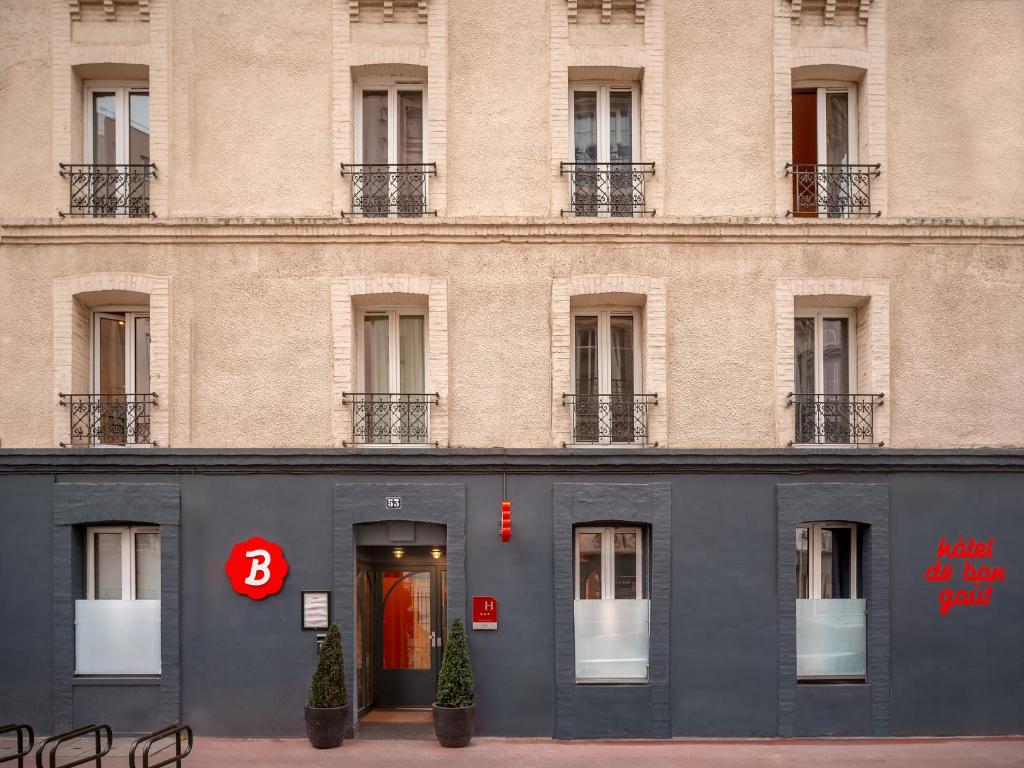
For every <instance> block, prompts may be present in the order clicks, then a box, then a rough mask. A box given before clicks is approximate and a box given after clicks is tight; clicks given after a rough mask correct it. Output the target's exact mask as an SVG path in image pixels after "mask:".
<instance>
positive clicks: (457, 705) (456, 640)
mask: <svg viewBox="0 0 1024 768" xmlns="http://www.w3.org/2000/svg"><path fill="white" fill-rule="evenodd" d="M475 720H476V701H475V699H474V694H473V668H472V667H470V665H469V646H468V645H467V644H466V627H465V625H464V624H463V623H462V619H456V620H455V621H453V622H452V628H451V631H450V632H449V633H448V645H447V646H445V649H444V659H443V660H442V661H441V674H440V675H439V676H438V678H437V701H435V702H434V733H435V734H436V735H437V740H438V741H439V742H441V746H442V747H464V746H466V745H467V744H469V740H470V739H472V738H473V725H474V722H475Z"/></svg>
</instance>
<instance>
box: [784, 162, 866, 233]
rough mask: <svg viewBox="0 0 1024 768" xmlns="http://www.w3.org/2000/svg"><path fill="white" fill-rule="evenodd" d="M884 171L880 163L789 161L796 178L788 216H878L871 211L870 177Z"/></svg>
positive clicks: (787, 169)
mask: <svg viewBox="0 0 1024 768" xmlns="http://www.w3.org/2000/svg"><path fill="white" fill-rule="evenodd" d="M881 173H882V171H881V165H879V164H877V163H876V164H875V165H841V164H827V165H817V164H813V163H799V164H797V165H793V164H792V163H786V175H787V176H792V177H793V210H791V211H787V215H791V216H801V217H817V218H827V219H841V218H846V217H849V216H878V215H880V211H872V210H871V179H873V178H877V177H878V176H880V175H881Z"/></svg>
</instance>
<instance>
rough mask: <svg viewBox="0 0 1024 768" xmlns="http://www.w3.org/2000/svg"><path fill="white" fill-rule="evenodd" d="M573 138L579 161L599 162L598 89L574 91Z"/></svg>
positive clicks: (577, 160)
mask: <svg viewBox="0 0 1024 768" xmlns="http://www.w3.org/2000/svg"><path fill="white" fill-rule="evenodd" d="M573 140H574V144H573V146H574V147H575V148H576V162H577V163H596V162H597V91H575V92H574V93H573Z"/></svg>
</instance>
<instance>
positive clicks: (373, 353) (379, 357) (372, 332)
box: [363, 315, 389, 393]
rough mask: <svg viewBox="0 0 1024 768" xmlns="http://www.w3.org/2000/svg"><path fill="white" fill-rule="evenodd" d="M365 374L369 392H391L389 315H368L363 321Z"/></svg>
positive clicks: (366, 386)
mask: <svg viewBox="0 0 1024 768" xmlns="http://www.w3.org/2000/svg"><path fill="white" fill-rule="evenodd" d="M363 373H364V376H365V388H366V391H367V392H370V393H386V392H388V391H389V384H388V317H387V315H367V316H366V317H365V318H364V319H363Z"/></svg>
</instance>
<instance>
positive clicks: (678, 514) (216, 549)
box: [0, 454, 1024, 737]
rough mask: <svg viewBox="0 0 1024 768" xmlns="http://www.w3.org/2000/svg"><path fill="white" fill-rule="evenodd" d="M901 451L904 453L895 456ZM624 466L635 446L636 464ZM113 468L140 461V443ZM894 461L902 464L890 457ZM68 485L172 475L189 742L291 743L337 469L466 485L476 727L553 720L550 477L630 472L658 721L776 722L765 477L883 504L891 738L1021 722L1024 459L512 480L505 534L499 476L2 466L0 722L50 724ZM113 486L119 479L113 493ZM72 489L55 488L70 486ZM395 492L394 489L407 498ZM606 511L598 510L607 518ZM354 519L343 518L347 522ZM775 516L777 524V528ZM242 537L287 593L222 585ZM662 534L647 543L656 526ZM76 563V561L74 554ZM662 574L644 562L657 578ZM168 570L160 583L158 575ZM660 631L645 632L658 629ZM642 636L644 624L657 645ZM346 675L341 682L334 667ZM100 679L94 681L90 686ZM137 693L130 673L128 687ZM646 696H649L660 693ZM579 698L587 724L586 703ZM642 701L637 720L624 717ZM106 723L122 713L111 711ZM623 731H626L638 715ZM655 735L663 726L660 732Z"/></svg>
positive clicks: (308, 663) (827, 720) (845, 698)
mask: <svg viewBox="0 0 1024 768" xmlns="http://www.w3.org/2000/svg"><path fill="white" fill-rule="evenodd" d="M894 455H896V456H897V457H898V454H894ZM632 460H634V459H631V461H632ZM126 461H133V462H135V461H138V458H137V457H136V456H135V455H132V456H130V457H128V459H126ZM894 466H896V465H895V464H894ZM55 480H56V482H57V485H66V484H68V483H69V482H74V483H83V482H85V483H125V484H128V485H133V484H134V485H138V484H148V483H163V484H167V483H173V484H174V485H176V486H177V487H178V489H179V494H180V502H179V504H180V529H179V530H180V553H181V559H180V564H179V567H178V571H179V577H180V586H179V589H178V596H179V599H180V609H179V611H178V613H179V616H180V637H181V648H180V658H181V678H180V681H181V684H180V691H181V699H180V713H181V716H182V717H183V718H184V719H185V720H186V721H188V722H190V723H191V724H192V725H193V726H194V727H195V728H196V730H197V732H198V733H199V734H200V735H211V736H212V735H234V736H266V737H279V736H301V735H302V733H303V723H302V705H303V702H304V698H305V695H306V691H307V690H308V685H309V678H310V675H311V673H312V670H313V666H314V663H315V658H316V650H315V639H314V637H315V636H314V633H310V632H303V631H302V630H301V628H300V626H299V599H300V598H299V593H300V592H301V590H303V589H334V588H335V585H336V569H337V562H338V561H337V553H336V551H335V541H334V539H333V538H332V535H333V532H334V531H335V527H336V525H337V524H338V522H339V519H340V520H341V521H342V522H346V521H348V518H346V517H345V514H346V513H345V512H344V509H340V510H339V508H338V507H337V506H336V495H335V491H336V488H337V486H338V485H339V484H343V485H351V484H358V483H371V484H376V485H380V484H384V485H389V484H395V483H400V484H412V485H420V484H429V485H443V486H459V487H461V488H463V489H464V498H465V501H464V508H465V522H464V531H465V563H466V573H465V593H464V594H465V602H464V604H463V610H468V599H469V597H470V596H471V595H473V594H489V595H494V596H495V597H497V598H498V600H499V603H500V628H499V629H498V631H496V632H472V631H471V632H470V638H469V639H470V647H471V651H472V656H473V665H474V670H475V673H476V678H477V696H478V706H479V712H478V731H479V733H481V734H482V735H484V734H486V735H515V736H531V735H532V736H542V737H550V736H553V735H555V734H556V732H557V728H558V715H557V709H556V646H557V643H556V631H555V619H556V611H557V602H556V600H557V598H556V594H555V587H556V583H557V580H556V577H555V572H556V566H558V568H560V569H561V568H562V567H564V563H563V562H562V561H563V560H564V558H561V557H560V556H557V555H556V547H555V542H556V537H555V535H554V528H553V525H554V523H553V521H554V520H555V514H556V510H555V498H556V493H555V486H556V485H558V484H566V483H568V482H569V481H570V480H571V482H572V483H573V484H574V485H583V484H591V483H598V484H613V485H621V484H626V485H635V486H637V488H636V492H637V494H638V496H642V495H643V494H645V493H647V491H646V490H644V489H649V488H651V487H653V486H655V485H659V484H663V485H664V484H667V485H669V486H670V488H669V496H670V509H671V514H670V529H671V530H670V534H669V535H668V536H666V537H665V542H666V545H667V546H668V547H669V549H670V552H669V553H668V555H667V560H670V562H671V568H670V570H669V577H668V583H667V585H666V587H667V592H668V598H667V599H668V605H669V609H668V625H667V627H666V630H665V634H666V635H667V636H668V638H669V642H668V644H667V645H668V648H667V653H668V658H667V667H668V669H669V682H668V686H667V698H668V707H667V717H668V718H669V724H670V729H669V730H670V735H672V736H771V735H777V734H779V733H780V732H781V729H780V716H779V684H780V677H779V676H780V671H779V670H780V665H779V648H780V636H781V634H782V630H781V627H782V622H783V619H782V618H780V596H779V587H778V583H779V580H778V576H779V563H778V551H777V542H778V526H779V519H778V504H777V499H778V490H777V489H778V487H779V485H780V484H785V485H801V484H813V485H820V484H834V483H842V484H852V485H855V486H867V485H874V486H879V485H881V486H884V487H886V488H887V489H888V490H887V494H888V503H889V523H890V532H889V533H890V541H889V547H888V549H889V553H890V559H889V567H888V588H889V591H890V594H889V598H888V600H889V605H890V610H891V621H890V627H889V662H888V667H889V674H890V679H889V683H888V686H887V687H888V689H889V707H890V712H889V722H890V733H891V734H893V735H910V734H945V733H965V734H983V733H991V734H997V733H1021V732H1024V708H1021V707H1020V706H1019V691H1020V689H1021V687H1022V683H1024V654H1021V653H1020V649H1021V648H1022V647H1024V580H1022V575H1021V574H1020V573H1018V570H1017V569H1018V565H1017V564H1018V563H1020V562H1024V510H1022V501H1021V500H1022V499H1024V473H1021V472H1016V471H1015V472H1005V473H994V472H980V471H978V472H973V471H972V472H967V471H961V470H960V469H956V468H955V467H951V468H950V471H948V472H946V471H942V470H941V467H937V468H936V469H935V471H934V472H931V473H922V472H900V471H892V472H888V473H886V474H879V473H868V472H865V473H863V474H857V475H852V474H833V473H828V472H821V471H817V470H814V469H813V468H812V467H810V466H809V467H808V469H807V470H806V471H805V472H804V473H803V474H798V475H794V474H792V473H790V474H785V475H783V474H770V473H764V472H756V471H750V472H745V473H744V472H739V471H735V468H734V469H733V471H731V472H730V473H729V474H717V473H715V472H711V471H706V472H701V473H697V474H693V473H679V474H658V475H644V474H636V473H632V472H630V473H628V474H627V473H622V474H609V473H604V474H593V475H587V474H585V473H580V472H578V471H576V472H575V473H574V474H572V475H566V474H562V473H561V472H559V471H557V467H553V468H552V471H551V472H548V473H544V472H533V473H531V474H519V475H509V476H508V478H507V483H508V491H507V495H508V497H509V498H510V499H511V500H512V505H513V525H512V540H511V541H510V542H509V543H507V544H503V543H501V542H500V540H499V536H498V521H499V502H500V500H501V498H502V477H501V474H500V473H479V474H475V473H471V474H460V473H458V472H448V473H443V474H430V475H416V474H402V473H394V472H393V473H390V474H387V475H380V474H366V475H355V474H347V475H345V476H343V477H342V476H338V475H332V474H315V473H308V474H273V473H268V472H260V473H251V474H248V473H245V472H244V471H239V472H238V473H210V474H203V473H202V472H196V473H192V474H180V475H175V476H174V477H173V479H172V478H170V477H168V476H167V475H165V474H153V475H147V474H140V473H139V472H138V471H135V472H133V473H132V474H119V473H118V472H116V471H114V470H108V471H105V472H104V473H102V474H92V475H80V474H79V475H66V476H65V475H61V474H60V473H54V474H51V475H33V476H19V475H12V474H6V475H0V610H2V611H3V615H4V616H5V617H11V616H16V617H17V620H16V621H10V620H8V621H5V635H4V641H3V643H2V644H0V721H12V720H13V721H20V720H26V721H28V722H30V723H32V724H33V725H35V726H37V731H40V732H46V731H49V730H52V728H53V710H54V705H55V699H54V691H55V679H54V671H53V668H54V666H53V665H54V663H55V660H58V659H57V658H56V655H55V651H54V645H53V636H54V634H53V633H54V629H55V622H54V599H53V596H54V592H55V588H54V583H53V573H54V568H53V549H52V547H53V535H52V529H53V522H54V520H53V513H52V510H53V509H54V505H53V491H54V488H55V485H54V481H55ZM124 491H125V493H126V494H127V493H129V491H128V489H127V488H125V489H124ZM65 492H67V491H65ZM403 503H404V501H403ZM605 514H609V513H602V516H603V515H605ZM349 522H350V521H349ZM787 524H788V523H787ZM252 535H260V536H264V537H266V538H269V539H272V540H274V541H276V542H277V543H279V544H280V545H281V546H282V548H283V550H284V553H285V555H286V557H287V558H288V561H289V569H290V570H289V575H288V578H287V579H286V581H285V585H284V588H283V590H282V591H281V592H280V593H278V594H277V595H273V596H271V597H268V598H266V599H265V600H262V601H259V602H257V601H253V600H249V599H248V598H245V597H243V596H241V595H238V594H236V593H234V592H233V591H232V589H231V587H230V584H229V583H228V581H227V578H226V576H225V575H224V561H225V560H226V558H227V555H228V552H229V551H230V549H231V547H232V546H233V545H234V544H235V543H236V542H238V541H241V540H243V539H245V538H247V537H249V536H252ZM961 535H963V536H975V537H978V538H985V539H987V538H988V537H990V536H991V537H994V539H995V548H994V553H993V558H992V561H993V564H998V565H1003V566H1005V567H1006V582H1005V583H997V584H996V585H995V589H994V590H993V596H992V603H991V605H988V606H957V607H954V608H953V609H952V610H951V611H950V613H949V614H947V615H945V616H942V615H940V613H939V610H938V592H939V589H940V585H936V584H932V583H929V582H926V581H925V579H924V571H925V569H926V568H927V567H928V566H929V565H930V564H931V563H932V562H934V559H935V548H936V545H937V543H938V539H939V537H940V536H943V537H945V538H946V539H947V540H950V539H955V538H957V537H958V536H961ZM660 539H661V537H660V536H659V540H660ZM73 567H74V566H73ZM659 577H660V576H659ZM168 583H170V582H168ZM660 634H661V631H660V630H659V635H660ZM657 639H658V638H655V639H654V640H655V642H656V641H657ZM874 683H875V678H874V676H873V677H872V681H871V685H868V686H850V687H846V686H834V687H833V688H834V690H832V691H824V692H823V691H822V690H819V689H817V688H810V687H808V688H805V687H803V686H800V687H797V690H796V699H795V706H796V709H797V711H798V712H801V713H804V712H806V713H811V714H809V715H808V717H806V718H805V717H803V716H802V715H801V716H800V717H799V718H798V720H797V721H796V722H795V726H794V730H793V733H794V734H799V733H815V734H818V733H822V734H823V733H828V732H831V733H843V734H858V735H863V734H870V733H872V732H873V731H875V723H874V720H873V719H872V718H873V712H874V709H873V706H874V705H873V704H871V703H870V702H871V701H872V700H873V697H874V694H873V692H872V691H871V690H870V688H871V687H872V685H873V684H874ZM349 684H350V686H351V685H352V684H353V682H352V681H351V680H350V681H349ZM71 687H72V689H73V690H72V693H73V696H74V697H75V701H74V703H73V705H74V707H75V708H76V710H77V711H79V712H81V713H88V714H89V716H90V717H96V718H97V719H109V720H110V721H111V724H112V725H114V726H115V728H117V729H118V730H131V729H133V726H134V724H135V723H136V722H142V720H143V719H144V715H143V713H142V711H140V710H139V709H138V705H141V706H142V707H143V709H145V710H146V711H147V712H150V713H153V711H154V708H156V710H155V714H153V718H154V719H156V718H158V717H159V716H160V709H159V707H160V704H158V703H154V701H155V699H154V700H150V701H149V703H148V704H147V703H146V701H145V700H146V697H157V698H159V696H160V695H161V693H158V692H157V691H156V690H155V689H154V687H153V686H149V687H148V689H146V690H145V692H142V691H136V692H134V693H133V694H132V697H130V698H125V697H122V698H120V699H119V700H118V701H117V703H113V702H110V701H106V702H104V700H103V699H102V698H97V696H101V695H102V694H99V693H98V692H97V691H94V690H93V689H92V688H93V687H88V686H86V687H81V688H82V690H79V688H80V686H78V685H73V686H71ZM94 687H95V686H94ZM143 687H144V686H143ZM583 695H585V696H587V697H589V700H588V701H586V702H585V705H584V708H581V707H580V702H579V701H574V707H575V711H574V720H575V730H574V735H576V736H578V737H582V736H592V735H616V734H618V735H647V734H650V733H654V731H653V729H652V727H651V725H652V724H653V723H654V722H655V720H654V719H653V718H652V716H651V713H652V712H653V711H654V710H655V708H656V705H655V703H654V701H653V699H652V696H653V695H654V689H653V688H652V687H651V686H624V687H622V688H621V689H618V690H611V689H609V688H606V687H596V688H593V690H592V691H591V690H588V691H586V692H584V694H583ZM658 706H660V705H658ZM584 711H585V712H586V722H585V723H584V722H582V721H581V718H580V714H581V713H583V712H584ZM626 711H637V712H639V713H641V714H639V715H638V716H637V718H636V720H629V719H624V717H623V713H624V712H626ZM118 721H120V722H118ZM636 724H639V725H636ZM655 735H663V734H662V733H661V732H660V731H658V732H656V734H655Z"/></svg>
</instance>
